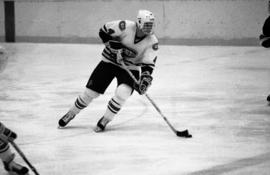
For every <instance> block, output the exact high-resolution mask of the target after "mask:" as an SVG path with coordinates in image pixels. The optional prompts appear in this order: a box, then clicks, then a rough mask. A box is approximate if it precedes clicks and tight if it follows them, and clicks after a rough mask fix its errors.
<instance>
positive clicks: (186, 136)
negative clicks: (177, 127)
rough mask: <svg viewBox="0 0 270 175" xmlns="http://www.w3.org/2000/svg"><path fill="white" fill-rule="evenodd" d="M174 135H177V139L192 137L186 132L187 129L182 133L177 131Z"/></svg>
mask: <svg viewBox="0 0 270 175" xmlns="http://www.w3.org/2000/svg"><path fill="white" fill-rule="evenodd" d="M176 135H177V136H178V137H185V138H191V137H192V135H191V134H190V133H189V132H188V130H187V129H186V130H184V131H177V132H176Z"/></svg>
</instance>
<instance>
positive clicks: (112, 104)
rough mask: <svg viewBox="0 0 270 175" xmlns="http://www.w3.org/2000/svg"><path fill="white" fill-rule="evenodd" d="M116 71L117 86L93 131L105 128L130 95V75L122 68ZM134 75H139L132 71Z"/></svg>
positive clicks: (131, 86) (131, 85)
mask: <svg viewBox="0 0 270 175" xmlns="http://www.w3.org/2000/svg"><path fill="white" fill-rule="evenodd" d="M116 71H117V81H118V87H117V89H116V91H115V94H114V96H113V97H112V98H111V99H110V101H109V102H108V105H107V109H106V111H105V114H104V115H103V117H102V118H101V119H100V120H99V121H98V123H97V126H96V128H95V129H94V131H96V132H101V131H104V130H105V127H106V125H107V124H108V123H109V122H110V121H112V120H113V118H114V116H115V115H116V114H117V113H118V112H119V111H120V109H121V108H122V106H123V105H124V103H125V102H126V100H127V99H128V98H129V97H130V96H131V94H132V93H133V91H134V88H133V84H134V82H133V80H132V79H131V78H130V76H129V75H128V74H127V73H126V72H125V71H124V70H123V69H120V68H119V69H118V70H116ZM134 74H135V76H136V77H138V76H139V72H137V71H136V72H134Z"/></svg>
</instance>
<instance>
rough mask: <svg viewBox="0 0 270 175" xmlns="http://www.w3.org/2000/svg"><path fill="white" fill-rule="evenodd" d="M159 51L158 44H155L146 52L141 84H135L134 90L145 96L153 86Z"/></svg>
mask: <svg viewBox="0 0 270 175" xmlns="http://www.w3.org/2000/svg"><path fill="white" fill-rule="evenodd" d="M157 50H158V43H155V44H153V45H152V46H151V48H149V49H147V51H146V52H145V57H144V59H143V63H142V66H141V76H140V82H139V84H135V86H134V89H135V90H136V91H137V92H138V93H139V94H140V95H143V94H145V93H146V91H147V90H148V88H149V87H150V86H151V84H152V80H153V77H152V73H153V71H154V68H155V64H156V60H157Z"/></svg>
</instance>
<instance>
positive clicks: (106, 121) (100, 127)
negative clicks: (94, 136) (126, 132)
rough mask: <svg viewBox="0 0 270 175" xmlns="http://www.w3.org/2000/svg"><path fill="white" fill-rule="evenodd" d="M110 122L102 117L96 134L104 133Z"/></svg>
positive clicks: (96, 128)
mask: <svg viewBox="0 0 270 175" xmlns="http://www.w3.org/2000/svg"><path fill="white" fill-rule="evenodd" d="M109 122H110V120H108V119H106V118H105V117H102V118H101V119H99V121H98V122H97V126H96V127H95V129H94V131H95V132H103V131H104V130H105V127H106V125H107V124H108V123H109Z"/></svg>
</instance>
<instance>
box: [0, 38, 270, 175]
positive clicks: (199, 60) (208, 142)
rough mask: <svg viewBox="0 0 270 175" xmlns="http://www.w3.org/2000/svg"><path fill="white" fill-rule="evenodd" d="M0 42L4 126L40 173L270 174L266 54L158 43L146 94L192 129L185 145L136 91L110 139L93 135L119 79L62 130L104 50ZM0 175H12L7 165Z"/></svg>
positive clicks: (177, 123)
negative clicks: (4, 61) (5, 54)
mask: <svg viewBox="0 0 270 175" xmlns="http://www.w3.org/2000/svg"><path fill="white" fill-rule="evenodd" d="M2 44H3V45H4V46H5V47H6V48H7V49H8V50H9V52H10V58H9V62H8V65H7V67H6V69H5V71H4V72H3V73H2V74H1V75H0V91H1V93H0V120H1V121H2V122H3V123H4V124H5V125H6V126H8V127H9V128H11V129H12V130H14V131H16V132H17V133H18V135H19V137H18V139H17V140H16V143H17V144H18V145H19V147H20V148H21V150H22V151H23V152H24V154H25V155H26V156H27V158H28V159H29V160H30V162H31V163H32V164H33V165H34V166H35V167H36V169H37V170H38V172H39V173H40V174H41V175H221V174H222V175H224V174H225V175H247V174H248V175H269V173H270V105H269V104H268V103H267V101H266V97H267V96H268V95H269V94H270V50H269V49H265V48H262V47H259V46H258V47H236V46H233V47H230V46H172V45H171V46H169V45H166V46H165V45H160V54H159V57H158V60H157V65H156V70H155V72H154V74H153V76H154V80H153V84H152V86H151V87H150V89H149V91H148V94H149V95H150V96H151V98H152V99H153V100H154V101H155V102H156V104H157V105H158V106H159V107H160V109H161V110H162V112H163V113H164V114H165V116H166V117H167V118H168V119H169V121H170V122H171V123H172V125H173V126H174V127H175V128H176V129H177V130H184V129H189V131H190V133H191V134H192V135H193V138H191V139H185V138H179V137H176V135H174V133H173V132H172V131H171V130H170V128H169V127H168V125H167V124H166V123H165V121H164V120H163V119H162V118H161V116H160V115H159V113H158V112H157V111H156V110H155V109H154V108H153V106H152V105H151V104H150V103H149V101H148V100H147V99H146V98H145V97H144V96H139V95H138V94H137V93H134V94H133V96H132V97H131V98H130V99H129V100H128V101H127V103H126V104H125V106H124V107H123V108H122V110H121V111H120V113H119V114H118V116H117V117H115V119H114V120H113V121H112V122H111V123H110V124H109V125H108V127H107V130H106V132H104V133H95V132H94V131H93V128H94V126H95V125H96V122H97V121H98V120H99V118H100V117H101V116H102V115H103V113H104V111H105V109H106V106H107V103H108V101H109V100H110V98H111V97H112V95H113V94H114V89H115V87H116V82H115V81H113V83H112V84H111V85H110V86H109V88H108V89H107V91H106V93H105V94H104V95H103V96H100V97H99V98H97V99H95V100H94V101H93V103H91V104H90V105H89V106H88V108H86V109H85V110H83V111H82V112H81V113H80V114H79V115H78V116H77V117H76V118H75V119H74V120H73V121H72V122H71V123H70V124H69V125H68V127H66V128H65V129H58V128H57V123H58V120H59V118H60V117H62V116H63V115H64V114H65V113H66V112H67V110H68V109H69V108H70V106H71V105H72V104H73V103H74V101H75V100H76V98H77V96H78V95H79V94H80V93H81V92H83V90H84V88H85V84H86V82H87V80H88V78H89V75H90V74H91V72H92V71H93V69H94V67H95V66H96V65H97V63H98V62H99V61H100V59H101V51H102V49H103V46H102V45H101V44H100V45H86V44H30V43H17V44H7V43H2ZM16 160H17V161H18V162H20V163H23V160H22V159H21V158H20V156H19V155H18V154H17V157H16ZM0 174H1V175H7V173H6V172H5V171H4V169H3V167H2V166H0ZM31 174H33V173H32V172H31Z"/></svg>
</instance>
